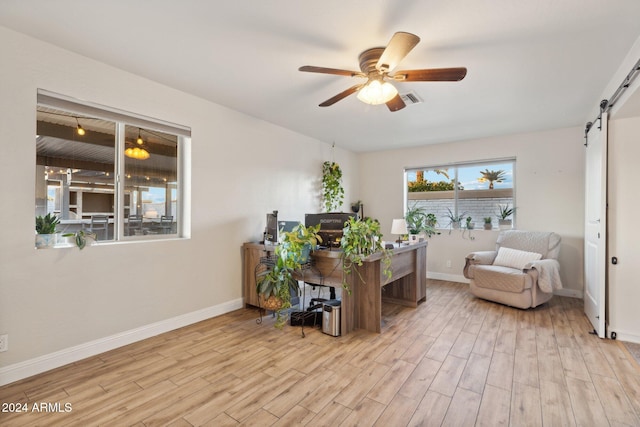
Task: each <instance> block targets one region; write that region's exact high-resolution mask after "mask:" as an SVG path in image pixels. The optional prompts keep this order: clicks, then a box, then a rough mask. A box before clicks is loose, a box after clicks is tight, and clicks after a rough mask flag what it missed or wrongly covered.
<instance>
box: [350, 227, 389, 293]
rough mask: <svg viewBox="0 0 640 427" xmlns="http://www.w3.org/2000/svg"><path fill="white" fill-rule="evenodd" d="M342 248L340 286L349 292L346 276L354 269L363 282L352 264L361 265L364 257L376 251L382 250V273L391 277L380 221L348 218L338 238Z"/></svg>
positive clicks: (387, 278)
mask: <svg viewBox="0 0 640 427" xmlns="http://www.w3.org/2000/svg"><path fill="white" fill-rule="evenodd" d="M340 246H341V248H342V273H343V276H342V287H343V288H344V289H345V290H346V291H347V292H349V293H350V292H351V290H350V288H349V284H348V283H347V281H346V276H347V275H349V274H351V272H352V271H355V272H356V273H357V274H358V275H359V277H360V280H361V281H362V282H363V283H364V280H363V279H362V276H360V273H359V272H358V270H357V269H355V270H354V268H353V267H354V266H358V267H360V266H362V264H363V262H364V259H365V258H366V257H368V256H369V255H372V254H374V253H376V252H382V274H383V276H384V277H385V278H386V280H387V281H388V280H390V279H391V275H392V271H391V254H392V252H391V251H390V250H389V249H385V247H384V245H383V244H382V232H381V231H380V223H379V222H378V221H377V220H374V219H371V218H365V219H362V220H360V219H357V218H354V217H351V218H349V221H347V222H346V223H345V227H344V230H343V232H342V239H341V240H340Z"/></svg>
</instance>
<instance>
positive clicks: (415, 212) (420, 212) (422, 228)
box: [404, 204, 440, 241]
mask: <svg viewBox="0 0 640 427" xmlns="http://www.w3.org/2000/svg"><path fill="white" fill-rule="evenodd" d="M404 219H405V220H406V221H407V229H408V230H409V239H410V240H411V239H414V240H416V241H417V240H419V239H418V237H417V236H418V235H419V234H424V235H426V237H431V236H433V235H434V234H440V232H439V231H438V230H436V228H435V227H436V224H437V219H436V216H435V215H434V214H432V213H426V212H425V211H424V209H423V208H421V207H420V206H418V205H417V204H414V205H413V206H412V207H410V208H407V212H406V213H405V215H404Z"/></svg>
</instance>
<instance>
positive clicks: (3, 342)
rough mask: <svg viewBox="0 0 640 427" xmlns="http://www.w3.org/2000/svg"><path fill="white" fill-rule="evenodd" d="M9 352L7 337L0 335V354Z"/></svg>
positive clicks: (6, 335)
mask: <svg viewBox="0 0 640 427" xmlns="http://www.w3.org/2000/svg"><path fill="white" fill-rule="evenodd" d="M7 350H9V335H8V334H4V335H0V352H2V351H7Z"/></svg>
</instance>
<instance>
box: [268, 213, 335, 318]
mask: <svg viewBox="0 0 640 427" xmlns="http://www.w3.org/2000/svg"><path fill="white" fill-rule="evenodd" d="M319 230H320V225H319V224H318V225H317V226H310V227H305V226H304V225H303V224H299V225H297V226H295V227H294V228H293V229H292V230H291V231H289V232H284V233H281V236H282V239H281V241H280V242H279V244H278V245H277V246H276V249H275V253H274V258H273V264H272V265H270V266H269V268H268V269H266V270H264V271H262V272H261V273H259V274H258V276H257V278H256V279H257V280H256V292H257V294H258V296H259V297H260V298H261V300H262V307H263V308H265V309H267V310H270V311H274V312H275V313H276V322H275V327H277V328H282V327H283V326H284V325H285V323H286V321H287V316H286V313H287V311H288V309H289V308H291V296H292V295H295V296H298V295H299V294H300V288H299V286H298V281H297V280H296V279H295V278H294V277H293V275H294V273H295V272H296V270H300V269H301V268H302V266H303V264H305V263H306V262H307V261H308V258H309V253H310V252H311V251H313V250H315V248H316V247H317V246H318V244H319V243H322V238H321V237H320V236H319V235H318V231H319Z"/></svg>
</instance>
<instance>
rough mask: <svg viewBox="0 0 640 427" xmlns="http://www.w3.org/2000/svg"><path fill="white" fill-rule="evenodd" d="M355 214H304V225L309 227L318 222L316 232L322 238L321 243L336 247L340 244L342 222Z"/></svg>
mask: <svg viewBox="0 0 640 427" xmlns="http://www.w3.org/2000/svg"><path fill="white" fill-rule="evenodd" d="M355 216H356V214H355V213H344V212H337V213H319V214H305V216H304V225H305V226H306V227H309V226H316V225H318V224H320V231H318V234H319V235H320V237H321V238H322V245H323V246H328V247H338V246H340V239H341V238H342V230H343V229H344V224H345V223H346V222H347V221H349V218H351V217H355Z"/></svg>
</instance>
